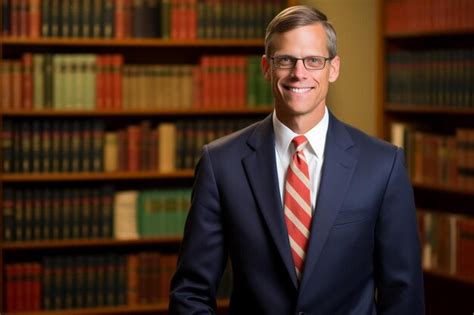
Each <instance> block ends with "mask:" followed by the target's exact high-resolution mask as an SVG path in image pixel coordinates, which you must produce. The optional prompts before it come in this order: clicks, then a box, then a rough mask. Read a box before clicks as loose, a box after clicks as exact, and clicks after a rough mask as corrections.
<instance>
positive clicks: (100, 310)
mask: <svg viewBox="0 0 474 315" xmlns="http://www.w3.org/2000/svg"><path fill="white" fill-rule="evenodd" d="M228 306H229V300H218V301H217V308H219V309H221V308H226V307H228ZM167 310H168V302H162V303H158V304H148V305H146V304H144V305H124V306H112V307H96V308H80V309H79V308H78V309H67V310H55V311H36V312H15V313H9V314H16V315H26V314H28V315H58V314H65V313H67V314H81V315H82V314H140V313H142V314H146V313H151V314H155V313H157V312H159V313H161V312H166V311H167Z"/></svg>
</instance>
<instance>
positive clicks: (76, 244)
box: [0, 236, 182, 251]
mask: <svg viewBox="0 0 474 315" xmlns="http://www.w3.org/2000/svg"><path fill="white" fill-rule="evenodd" d="M181 240H182V237H181V236H163V237H153V238H142V239H131V240H118V239H90V238H89V239H74V240H45V241H24V242H4V243H0V248H2V249H3V250H4V251H17V250H31V249H59V248H85V247H101V246H103V247H111V246H116V247H119V246H136V245H158V244H178V243H180V242H181Z"/></svg>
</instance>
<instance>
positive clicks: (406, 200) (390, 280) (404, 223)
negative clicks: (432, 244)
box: [375, 149, 424, 315]
mask: <svg viewBox="0 0 474 315" xmlns="http://www.w3.org/2000/svg"><path fill="white" fill-rule="evenodd" d="M375 241H376V249H375V251H376V252H375V260H376V261H375V269H376V270H375V273H376V281H377V283H376V284H377V311H378V312H377V314H384V315H392V314H393V315H396V314H413V315H419V314H424V292H423V291H424V290H423V271H422V268H421V258H420V256H421V253H420V243H419V239H418V232H417V223H416V208H415V202H414V197H413V189H412V187H411V184H410V181H409V178H408V175H407V172H406V169H405V166H404V159H403V150H402V149H397V152H396V156H395V160H394V163H393V167H392V171H391V174H390V178H389V180H388V183H387V187H386V190H385V194H384V197H383V201H382V205H381V208H380V212H379V217H378V221H377V227H376V239H375Z"/></svg>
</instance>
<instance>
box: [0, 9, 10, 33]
mask: <svg viewBox="0 0 474 315" xmlns="http://www.w3.org/2000/svg"><path fill="white" fill-rule="evenodd" d="M10 10H11V6H10V0H2V32H1V33H2V34H3V36H9V35H11V29H10V26H11V25H10V22H11V21H10V14H11V11H10Z"/></svg>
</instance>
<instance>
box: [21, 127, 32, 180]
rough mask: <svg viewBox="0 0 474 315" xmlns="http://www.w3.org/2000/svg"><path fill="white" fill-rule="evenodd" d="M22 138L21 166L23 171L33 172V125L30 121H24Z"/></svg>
mask: <svg viewBox="0 0 474 315" xmlns="http://www.w3.org/2000/svg"><path fill="white" fill-rule="evenodd" d="M20 134H21V136H20V138H21V157H22V159H21V167H20V170H21V172H22V173H31V171H32V168H31V161H32V146H31V126H30V122H29V121H22V122H21V127H20Z"/></svg>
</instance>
